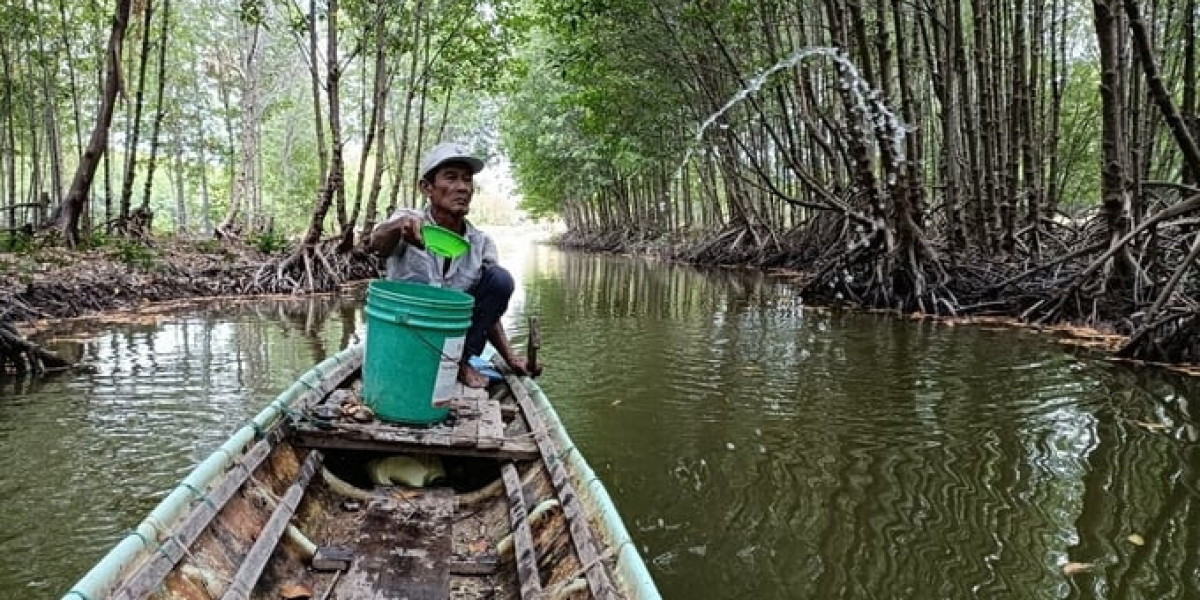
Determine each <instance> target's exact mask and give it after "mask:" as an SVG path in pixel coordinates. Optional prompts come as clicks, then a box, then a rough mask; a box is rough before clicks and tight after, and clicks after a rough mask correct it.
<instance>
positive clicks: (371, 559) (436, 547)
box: [334, 488, 454, 600]
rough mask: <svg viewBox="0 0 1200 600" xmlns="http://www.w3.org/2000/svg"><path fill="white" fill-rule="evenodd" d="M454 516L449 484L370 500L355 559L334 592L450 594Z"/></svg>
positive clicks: (411, 596) (411, 597)
mask: <svg viewBox="0 0 1200 600" xmlns="http://www.w3.org/2000/svg"><path fill="white" fill-rule="evenodd" d="M453 516H454V490H452V489H450V488H432V489H428V490H425V491H424V492H423V493H422V494H421V495H419V496H416V497H414V498H400V499H397V498H387V499H385V500H382V501H374V502H372V503H371V504H370V505H369V506H368V508H367V512H366V515H365V518H364V519H363V523H362V526H361V529H360V530H359V537H358V542H357V544H358V545H357V547H356V549H355V556H356V557H357V558H356V559H355V561H354V564H353V566H351V567H350V570H349V571H347V572H346V575H345V576H344V577H343V578H342V580H341V582H340V583H338V585H337V587H336V588H335V590H334V592H335V597H337V598H373V599H376V600H391V599H395V600H399V599H401V598H403V599H406V600H433V599H437V600H444V599H445V598H448V597H450V559H451V555H452V553H453V551H454V547H453V546H454V543H453V536H452V535H451V532H452V529H453Z"/></svg>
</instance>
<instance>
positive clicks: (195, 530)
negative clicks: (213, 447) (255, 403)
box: [112, 428, 281, 600]
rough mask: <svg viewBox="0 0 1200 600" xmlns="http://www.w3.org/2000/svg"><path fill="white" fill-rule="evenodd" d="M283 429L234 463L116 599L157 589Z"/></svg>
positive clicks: (256, 466) (272, 432)
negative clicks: (223, 477) (204, 499)
mask: <svg viewBox="0 0 1200 600" xmlns="http://www.w3.org/2000/svg"><path fill="white" fill-rule="evenodd" d="M280 433H281V430H280V429H279V428H275V429H273V430H272V431H271V433H270V434H268V435H267V437H266V439H263V440H261V441H259V442H258V443H257V444H255V445H254V446H253V447H252V448H250V450H249V451H247V452H246V454H245V455H243V456H242V459H241V460H240V461H238V462H237V463H235V464H234V465H233V466H232V467H230V471H229V474H228V475H227V476H226V477H225V479H223V480H222V481H221V483H220V484H218V485H217V487H215V488H213V489H212V491H210V492H209V493H208V496H207V499H206V501H204V502H200V503H199V504H197V505H196V508H195V509H194V510H192V512H191V513H189V514H188V516H187V517H185V518H184V520H183V522H182V523H180V525H179V527H178V528H176V529H175V531H174V533H172V534H171V537H170V538H169V539H168V540H167V541H166V542H165V543H163V545H162V546H160V547H159V553H158V554H156V555H155V556H154V558H153V559H151V560H150V561H149V562H147V563H146V564H145V565H144V566H143V567H142V568H141V569H140V570H139V571H138V573H137V574H136V575H134V576H133V577H132V578H130V580H129V582H128V583H127V584H126V585H125V586H124V587H122V588H121V589H119V590H117V591H116V593H114V594H113V595H112V598H113V600H134V599H137V598H145V597H147V596H149V595H150V594H151V593H153V592H154V591H156V590H157V589H158V588H159V586H160V585H161V584H162V581H163V578H164V577H166V576H167V573H169V572H170V571H171V569H172V568H173V567H174V566H175V565H176V564H177V563H178V562H179V560H180V559H181V558H183V556H184V554H185V553H186V552H187V549H188V548H190V547H191V545H192V544H194V543H195V542H196V539H197V538H199V537H200V534H201V533H203V532H204V529H205V528H206V527H208V525H209V523H212V519H213V517H215V516H216V515H217V513H218V512H220V511H221V509H222V508H224V507H225V504H226V503H227V502H229V499H230V498H232V497H233V494H234V493H235V492H237V491H238V490H239V489H241V487H242V484H243V483H245V482H246V479H247V478H248V477H249V476H250V474H251V473H253V472H254V471H255V470H256V469H258V466H259V465H261V464H262V462H263V460H265V459H266V458H267V456H268V455H269V454H270V453H271V448H272V446H273V445H274V444H275V442H276V441H278V438H279V435H280Z"/></svg>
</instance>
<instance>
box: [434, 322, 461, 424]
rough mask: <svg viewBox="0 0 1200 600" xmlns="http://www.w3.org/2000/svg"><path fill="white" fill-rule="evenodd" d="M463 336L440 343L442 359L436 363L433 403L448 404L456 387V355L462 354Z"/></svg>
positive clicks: (439, 406)
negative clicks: (436, 371)
mask: <svg viewBox="0 0 1200 600" xmlns="http://www.w3.org/2000/svg"><path fill="white" fill-rule="evenodd" d="M465 342H466V338H465V337H454V338H446V342H445V343H444V344H442V359H441V361H440V362H439V363H438V374H437V380H436V381H434V383H433V405H434V406H436V407H438V408H443V407H447V406H450V400H451V399H452V398H454V392H455V391H456V388H457V387H458V386H457V385H455V384H457V383H458V357H460V356H462V353H463V345H464V343H465Z"/></svg>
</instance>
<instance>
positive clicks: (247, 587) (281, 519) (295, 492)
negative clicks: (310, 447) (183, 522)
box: [221, 451, 322, 600]
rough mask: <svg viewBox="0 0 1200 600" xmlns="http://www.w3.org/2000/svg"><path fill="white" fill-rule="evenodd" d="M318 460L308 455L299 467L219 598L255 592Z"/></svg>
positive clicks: (240, 598) (243, 598)
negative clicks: (293, 479) (294, 479)
mask: <svg viewBox="0 0 1200 600" xmlns="http://www.w3.org/2000/svg"><path fill="white" fill-rule="evenodd" d="M321 460H322V456H321V453H320V452H318V451H313V452H310V453H309V455H308V459H307V460H305V461H304V465H302V466H301V467H300V474H299V475H298V476H297V477H296V482H295V483H293V484H292V487H290V488H288V491H287V494H285V495H284V497H283V499H282V500H280V501H279V504H277V505H276V506H275V512H273V513H271V519H270V520H268V521H267V524H266V526H265V527H263V528H262V531H260V532H259V534H258V539H257V540H255V542H254V546H253V547H251V548H250V552H249V553H247V554H246V559H245V560H244V561H242V566H240V567H238V571H237V575H235V576H234V578H233V583H232V584H230V585H229V589H228V590H225V595H224V596H222V597H221V600H247V599H248V598H250V592H252V591H253V590H254V586H255V585H256V584H257V583H258V578H259V577H260V576H261V575H262V571H263V568H264V567H266V566H267V561H268V560H270V558H271V554H273V553H274V552H275V546H277V545H278V544H279V538H280V537H282V536H283V531H284V529H286V528H287V525H288V521H291V519H292V515H293V514H294V513H295V512H296V508H297V507H298V506H300V500H301V499H303V498H304V490H305V489H306V488H307V487H308V482H310V481H312V478H313V475H314V474H315V473H316V472H317V470H318V469H320V468H321Z"/></svg>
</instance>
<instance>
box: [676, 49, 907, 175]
mask: <svg viewBox="0 0 1200 600" xmlns="http://www.w3.org/2000/svg"><path fill="white" fill-rule="evenodd" d="M811 56H824V57H826V58H829V59H832V60H833V61H834V62H836V63H838V64H839V65H840V66H841V67H842V70H843V72H842V75H841V78H842V80H843V82H844V83H846V84H848V85H849V86H850V94H851V96H852V97H853V98H854V102H855V107H856V108H858V109H859V110H860V111H861V112H862V114H863V115H864V117H865V118H870V116H871V115H874V116H875V119H876V120H873V121H872V123H871V124H872V125H873V126H874V127H875V128H876V129H879V128H884V130H888V131H891V132H892V135H891V139H890V140H889V141H890V142H891V144H892V151H893V153H894V154H893V155H894V156H895V157H896V159H897V160H898V161H900V162H903V161H904V135H905V133H907V131H908V128H907V126H906V125H904V123H903V122H902V121H901V120H900V118H899V117H897V116H896V115H895V113H893V112H892V111H890V110H888V108H887V106H886V105H884V103H883V102H881V101H880V99H879V93H878V92H877V91H875V90H874V89H872V88H871V86H870V85H868V84H867V81H866V80H865V79H863V77H862V75H860V74H859V72H858V67H857V66H855V65H854V63H853V62H851V61H850V59H849V58H847V57H846V55H845V54H843V53H842V51H841V50H839V49H837V48H834V47H815V48H801V49H799V50H797V51H795V52H793V53H792V55H791V56H789V57H787V58H785V59H783V60H781V61H779V62H777V63H775V64H774V65H771V67H770V68H768V69H767V70H765V71H763V72H761V73H759V74H758V75H755V76H754V78H753V79H751V80H750V81H749V82H748V83H747V85H746V87H744V88H742V89H741V90H738V92H737V93H736V94H734V95H733V97H731V98H730V99H729V101H728V102H726V103H725V104H724V106H722V107H721V108H720V109H719V110H718V111H717V112H715V113H713V114H711V115H709V117H708V118H707V119H705V120H704V123H702V124H701V125H700V129H699V130H698V131H696V137H695V139H694V141H693V143H692V145H691V147H689V148H688V150H687V153H685V154H684V156H683V161H682V162H680V163H679V169H678V170H677V172H676V178H678V175H679V174H680V173H681V172H682V171H683V167H684V165H686V164H687V163H688V161H689V160H691V158H692V152H693V150H694V149H695V147H696V146H697V145H698V144H700V142H702V141H703V140H704V132H706V131H708V128H709V127H712V125H713V123H716V122H717V119H720V118H721V116H722V115H724V114H725V113H727V112H729V110H730V109H732V108H733V107H734V106H737V105H738V104H739V103H741V102H742V101H743V100H745V99H746V98H749V97H750V95H751V94H753V93H755V92H758V91H759V90H760V89H762V86H763V85H765V84H766V83H767V80H768V79H770V78H771V76H772V75H774V74H776V73H778V72H780V71H782V70H784V69H788V68H791V67H794V66H796V65H798V64H800V62H801V61H803V60H804V59H806V58H809V57H811Z"/></svg>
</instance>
